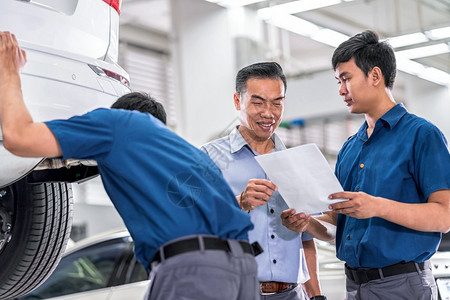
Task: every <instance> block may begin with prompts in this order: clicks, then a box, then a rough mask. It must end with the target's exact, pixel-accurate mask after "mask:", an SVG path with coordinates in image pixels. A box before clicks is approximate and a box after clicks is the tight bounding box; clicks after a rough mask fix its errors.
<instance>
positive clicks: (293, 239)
mask: <svg viewBox="0 0 450 300" xmlns="http://www.w3.org/2000/svg"><path fill="white" fill-rule="evenodd" d="M272 140H273V142H274V144H275V148H274V150H273V151H281V150H285V149H286V147H285V146H284V144H283V142H282V141H281V140H280V139H279V138H278V136H277V135H275V134H274V135H273V136H272ZM201 149H202V150H203V151H205V152H206V153H207V154H208V155H209V157H210V158H211V159H212V160H213V161H214V162H215V163H216V165H217V166H218V167H219V168H220V169H221V170H222V173H223V175H224V177H225V180H226V181H227V182H228V184H229V185H230V186H231V190H232V191H233V193H234V194H235V195H240V194H241V193H242V191H243V190H244V189H245V187H246V186H247V184H248V181H249V180H250V179H254V178H257V179H268V178H267V175H266V174H265V173H264V171H263V169H262V168H261V167H260V166H259V164H258V163H257V162H256V160H255V156H257V155H259V154H258V153H257V152H255V151H254V150H253V149H252V148H251V147H250V146H249V145H248V143H247V142H246V141H245V140H244V138H243V137H242V135H241V133H240V132H239V130H238V129H237V128H235V129H234V130H233V131H232V132H231V133H230V135H229V136H226V137H224V138H221V139H218V140H215V141H212V142H210V143H208V144H206V145H204V146H203V147H202V148H201ZM287 208H288V206H287V204H286V203H285V202H284V200H283V198H282V197H281V195H280V193H278V192H274V194H273V195H272V197H271V198H270V200H269V201H268V203H267V204H266V205H263V206H259V207H257V208H256V209H254V210H252V211H251V212H250V217H251V220H252V222H253V224H254V225H255V227H254V229H253V230H251V231H249V240H250V242H251V243H252V242H254V241H258V243H259V244H260V245H261V247H262V248H263V250H264V252H263V253H262V254H260V255H258V256H257V257H256V261H257V263H258V279H259V281H281V282H301V283H303V282H305V281H306V280H308V279H309V275H308V270H307V266H306V261H305V257H304V252H303V246H302V234H300V233H297V232H293V231H291V230H289V229H287V228H286V227H284V226H283V225H282V224H281V218H280V214H281V212H282V211H283V210H285V209H287ZM308 239H311V236H309V235H307V234H303V240H308Z"/></svg>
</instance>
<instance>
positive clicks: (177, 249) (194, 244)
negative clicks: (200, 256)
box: [151, 236, 254, 264]
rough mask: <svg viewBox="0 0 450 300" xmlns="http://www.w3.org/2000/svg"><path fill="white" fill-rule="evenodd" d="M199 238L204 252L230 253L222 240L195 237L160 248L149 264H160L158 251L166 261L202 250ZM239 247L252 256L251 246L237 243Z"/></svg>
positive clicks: (225, 242) (240, 242)
mask: <svg viewBox="0 0 450 300" xmlns="http://www.w3.org/2000/svg"><path fill="white" fill-rule="evenodd" d="M199 238H201V239H202V240H203V245H204V248H203V249H205V250H222V251H226V252H231V249H230V246H229V245H228V242H227V240H222V239H219V238H216V237H204V236H203V237H202V236H199V237H195V238H189V239H185V240H181V241H177V242H173V243H170V244H168V245H165V246H162V249H159V250H158V251H157V252H156V254H155V256H153V259H152V261H151V264H153V263H159V262H161V254H160V250H162V251H163V253H164V258H165V259H168V258H169V257H172V256H175V255H178V254H182V253H186V252H190V251H198V250H201V249H202V248H201V247H200V241H199ZM239 245H240V246H241V248H242V251H243V252H244V253H248V254H251V255H254V254H253V248H252V245H250V244H249V243H248V242H246V241H239Z"/></svg>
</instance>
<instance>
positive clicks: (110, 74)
mask: <svg viewBox="0 0 450 300" xmlns="http://www.w3.org/2000/svg"><path fill="white" fill-rule="evenodd" d="M89 67H90V68H91V69H92V70H93V71H94V72H95V73H97V75H99V76H103V77H109V78H113V79H115V80H117V81H119V82H120V83H122V84H123V85H126V86H127V87H130V82H129V81H128V79H126V78H125V77H123V76H122V75H120V74H117V73H115V72H112V71H110V70H107V69H103V68H100V67H98V66H94V65H89Z"/></svg>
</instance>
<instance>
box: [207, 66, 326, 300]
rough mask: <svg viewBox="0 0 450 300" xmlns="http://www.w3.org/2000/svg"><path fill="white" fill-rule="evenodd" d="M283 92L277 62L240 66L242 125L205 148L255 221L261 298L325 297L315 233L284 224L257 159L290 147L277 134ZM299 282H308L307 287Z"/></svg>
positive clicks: (253, 234) (251, 235) (237, 94)
mask: <svg viewBox="0 0 450 300" xmlns="http://www.w3.org/2000/svg"><path fill="white" fill-rule="evenodd" d="M285 93H286V77H285V75H284V73H283V70H282V68H281V67H280V65H279V64H277V63H275V62H262V63H256V64H253V65H250V66H247V67H245V68H243V69H241V70H240V71H239V72H238V74H237V76H236V92H235V93H234V105H235V107H236V110H237V111H239V112H240V125H239V126H237V127H236V128H235V129H234V130H233V131H232V132H231V133H230V135H229V136H226V137H224V138H221V139H218V140H215V141H213V142H210V143H208V144H206V145H204V146H203V147H202V150H203V151H205V152H206V153H207V154H208V155H209V156H210V157H211V159H212V160H213V161H214V162H215V163H216V164H217V166H218V167H219V168H220V169H221V170H222V173H223V175H224V177H225V180H226V181H227V182H228V183H229V184H230V186H231V189H232V190H233V192H234V194H235V195H237V196H236V198H237V201H238V202H239V204H240V206H241V208H242V210H244V211H248V212H249V214H250V217H251V220H252V222H253V224H254V226H255V229H254V230H252V231H250V232H249V239H250V240H251V241H252V242H254V241H258V242H259V243H260V245H261V246H262V248H263V250H264V252H263V253H262V254H261V255H259V256H257V257H256V261H257V263H258V279H259V281H260V291H261V299H309V297H313V296H314V297H315V298H314V297H313V299H325V297H324V296H320V294H321V293H320V287H319V282H318V279H317V270H316V268H317V267H316V264H317V260H316V248H315V245H314V241H313V240H312V237H310V236H309V235H306V234H302V233H297V232H294V231H291V230H288V229H287V228H286V227H284V226H283V225H282V224H281V219H280V217H279V216H280V213H281V212H282V211H283V210H285V209H287V208H288V206H287V204H286V203H285V202H284V200H283V198H282V197H281V195H280V193H278V191H277V187H276V186H275V185H274V184H273V183H272V182H271V181H270V180H268V178H267V175H266V174H265V173H264V171H263V170H262V168H261V167H260V166H259V165H258V163H257V162H256V160H255V156H257V155H262V154H266V153H270V152H273V151H281V150H284V149H286V147H285V146H284V144H283V142H282V141H281V140H280V139H279V138H278V136H277V135H276V134H275V130H276V129H277V128H278V126H279V125H280V123H281V119H282V115H283V110H284V101H285ZM300 250H304V251H300ZM308 270H309V274H308ZM299 273H300V276H299ZM309 278H311V279H309ZM308 279H309V280H308ZM298 283H300V284H303V283H305V284H304V287H305V289H303V288H302V286H301V285H298Z"/></svg>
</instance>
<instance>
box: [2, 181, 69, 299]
mask: <svg viewBox="0 0 450 300" xmlns="http://www.w3.org/2000/svg"><path fill="white" fill-rule="evenodd" d="M0 195H1V197H0V299H2V300H3V299H14V298H16V297H19V296H22V295H25V294H27V293H29V292H30V291H32V290H33V289H35V288H37V287H38V286H39V285H40V284H41V283H42V282H44V281H45V279H47V277H48V276H50V274H51V273H52V272H53V270H54V269H55V268H56V266H57V264H58V263H59V260H60V259H61V256H62V254H63V252H64V250H65V248H66V245H67V241H68V239H69V235H70V230H71V226H72V207H73V199H72V189H71V186H70V184H67V183H61V182H55V183H39V184H30V183H28V182H27V179H26V178H24V179H22V180H20V181H19V182H17V183H15V184H13V185H10V186H7V187H5V188H1V189H0ZM8 218H9V220H8ZM9 222H10V223H9ZM8 223H9V224H8ZM9 229H10V230H9ZM2 240H3V243H2Z"/></svg>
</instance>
